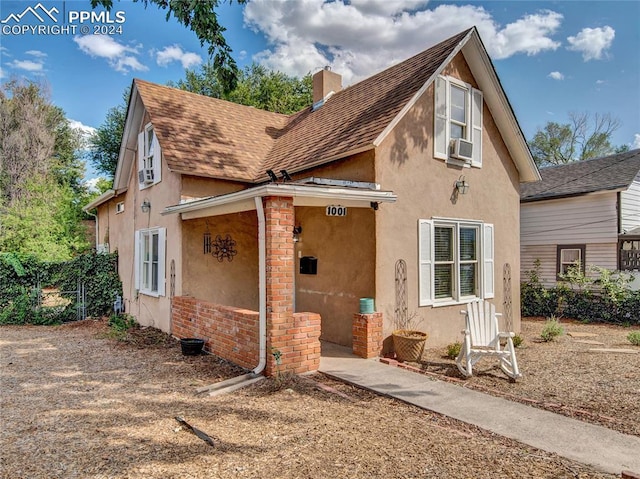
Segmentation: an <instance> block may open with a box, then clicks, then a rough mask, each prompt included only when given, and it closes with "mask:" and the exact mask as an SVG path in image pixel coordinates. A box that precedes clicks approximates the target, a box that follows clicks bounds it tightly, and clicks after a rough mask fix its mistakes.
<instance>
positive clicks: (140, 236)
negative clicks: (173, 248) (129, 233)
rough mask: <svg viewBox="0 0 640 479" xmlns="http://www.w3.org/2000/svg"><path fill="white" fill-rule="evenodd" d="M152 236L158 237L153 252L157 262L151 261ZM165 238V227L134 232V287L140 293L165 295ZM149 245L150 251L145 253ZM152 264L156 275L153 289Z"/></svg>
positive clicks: (152, 255)
mask: <svg viewBox="0 0 640 479" xmlns="http://www.w3.org/2000/svg"><path fill="white" fill-rule="evenodd" d="M154 236H157V237H158V248H157V251H156V252H155V253H156V254H155V256H156V257H157V263H156V262H155V261H153V258H154V254H153V253H154V251H153V237H154ZM166 238H167V230H166V228H148V229H142V230H137V231H136V232H135V238H134V241H135V252H134V254H135V284H136V289H137V290H138V292H139V293H141V294H145V295H148V296H155V297H159V296H164V295H165V262H166V259H165V251H166ZM149 247H151V251H150V252H149V254H146V251H147V250H148V248H149ZM154 264H155V265H156V268H155V274H156V275H157V277H156V285H155V286H156V288H155V289H154V287H153V286H154V285H153V276H154Z"/></svg>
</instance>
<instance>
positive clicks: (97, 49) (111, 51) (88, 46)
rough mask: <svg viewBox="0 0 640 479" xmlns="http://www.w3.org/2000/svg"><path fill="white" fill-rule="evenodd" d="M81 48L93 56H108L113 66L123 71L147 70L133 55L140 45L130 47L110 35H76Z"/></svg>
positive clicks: (74, 39) (75, 39)
mask: <svg viewBox="0 0 640 479" xmlns="http://www.w3.org/2000/svg"><path fill="white" fill-rule="evenodd" d="M73 41H74V42H76V44H77V45H78V47H79V48H80V50H81V51H82V52H84V53H86V54H87V55H90V56H92V57H100V58H106V59H107V60H108V62H109V65H110V66H111V68H113V69H114V70H116V71H119V72H122V73H129V70H136V71H146V70H148V68H147V67H146V66H144V65H143V64H142V63H140V61H139V60H138V59H137V58H136V57H135V56H133V55H137V54H138V51H139V47H130V46H126V45H123V44H122V43H118V42H117V41H115V40H114V39H113V38H112V37H110V36H108V35H85V36H83V37H81V36H75V37H74V38H73Z"/></svg>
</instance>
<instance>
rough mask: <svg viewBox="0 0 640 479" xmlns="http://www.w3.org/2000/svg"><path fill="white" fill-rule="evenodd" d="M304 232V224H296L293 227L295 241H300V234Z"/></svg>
mask: <svg viewBox="0 0 640 479" xmlns="http://www.w3.org/2000/svg"><path fill="white" fill-rule="evenodd" d="M301 233H302V226H294V227H293V242H294V243H297V242H298V241H300V234H301Z"/></svg>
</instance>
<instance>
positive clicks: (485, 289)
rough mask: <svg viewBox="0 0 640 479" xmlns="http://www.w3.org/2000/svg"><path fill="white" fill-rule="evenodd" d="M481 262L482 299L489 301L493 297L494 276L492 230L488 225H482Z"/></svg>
mask: <svg viewBox="0 0 640 479" xmlns="http://www.w3.org/2000/svg"><path fill="white" fill-rule="evenodd" d="M482 244H483V246H482V250H483V253H482V260H483V268H482V269H483V281H482V297H483V298H484V299H490V298H493V297H494V296H495V285H494V283H495V280H494V278H495V276H494V251H495V249H494V229H493V225H492V224H489V223H485V224H484V234H483V241H482Z"/></svg>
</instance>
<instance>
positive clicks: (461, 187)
mask: <svg viewBox="0 0 640 479" xmlns="http://www.w3.org/2000/svg"><path fill="white" fill-rule="evenodd" d="M455 187H456V190H458V193H460V194H461V195H466V194H467V193H468V192H469V183H467V180H466V179H465V177H464V175H461V176H460V178H458V179H457V180H456V183H455Z"/></svg>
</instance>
